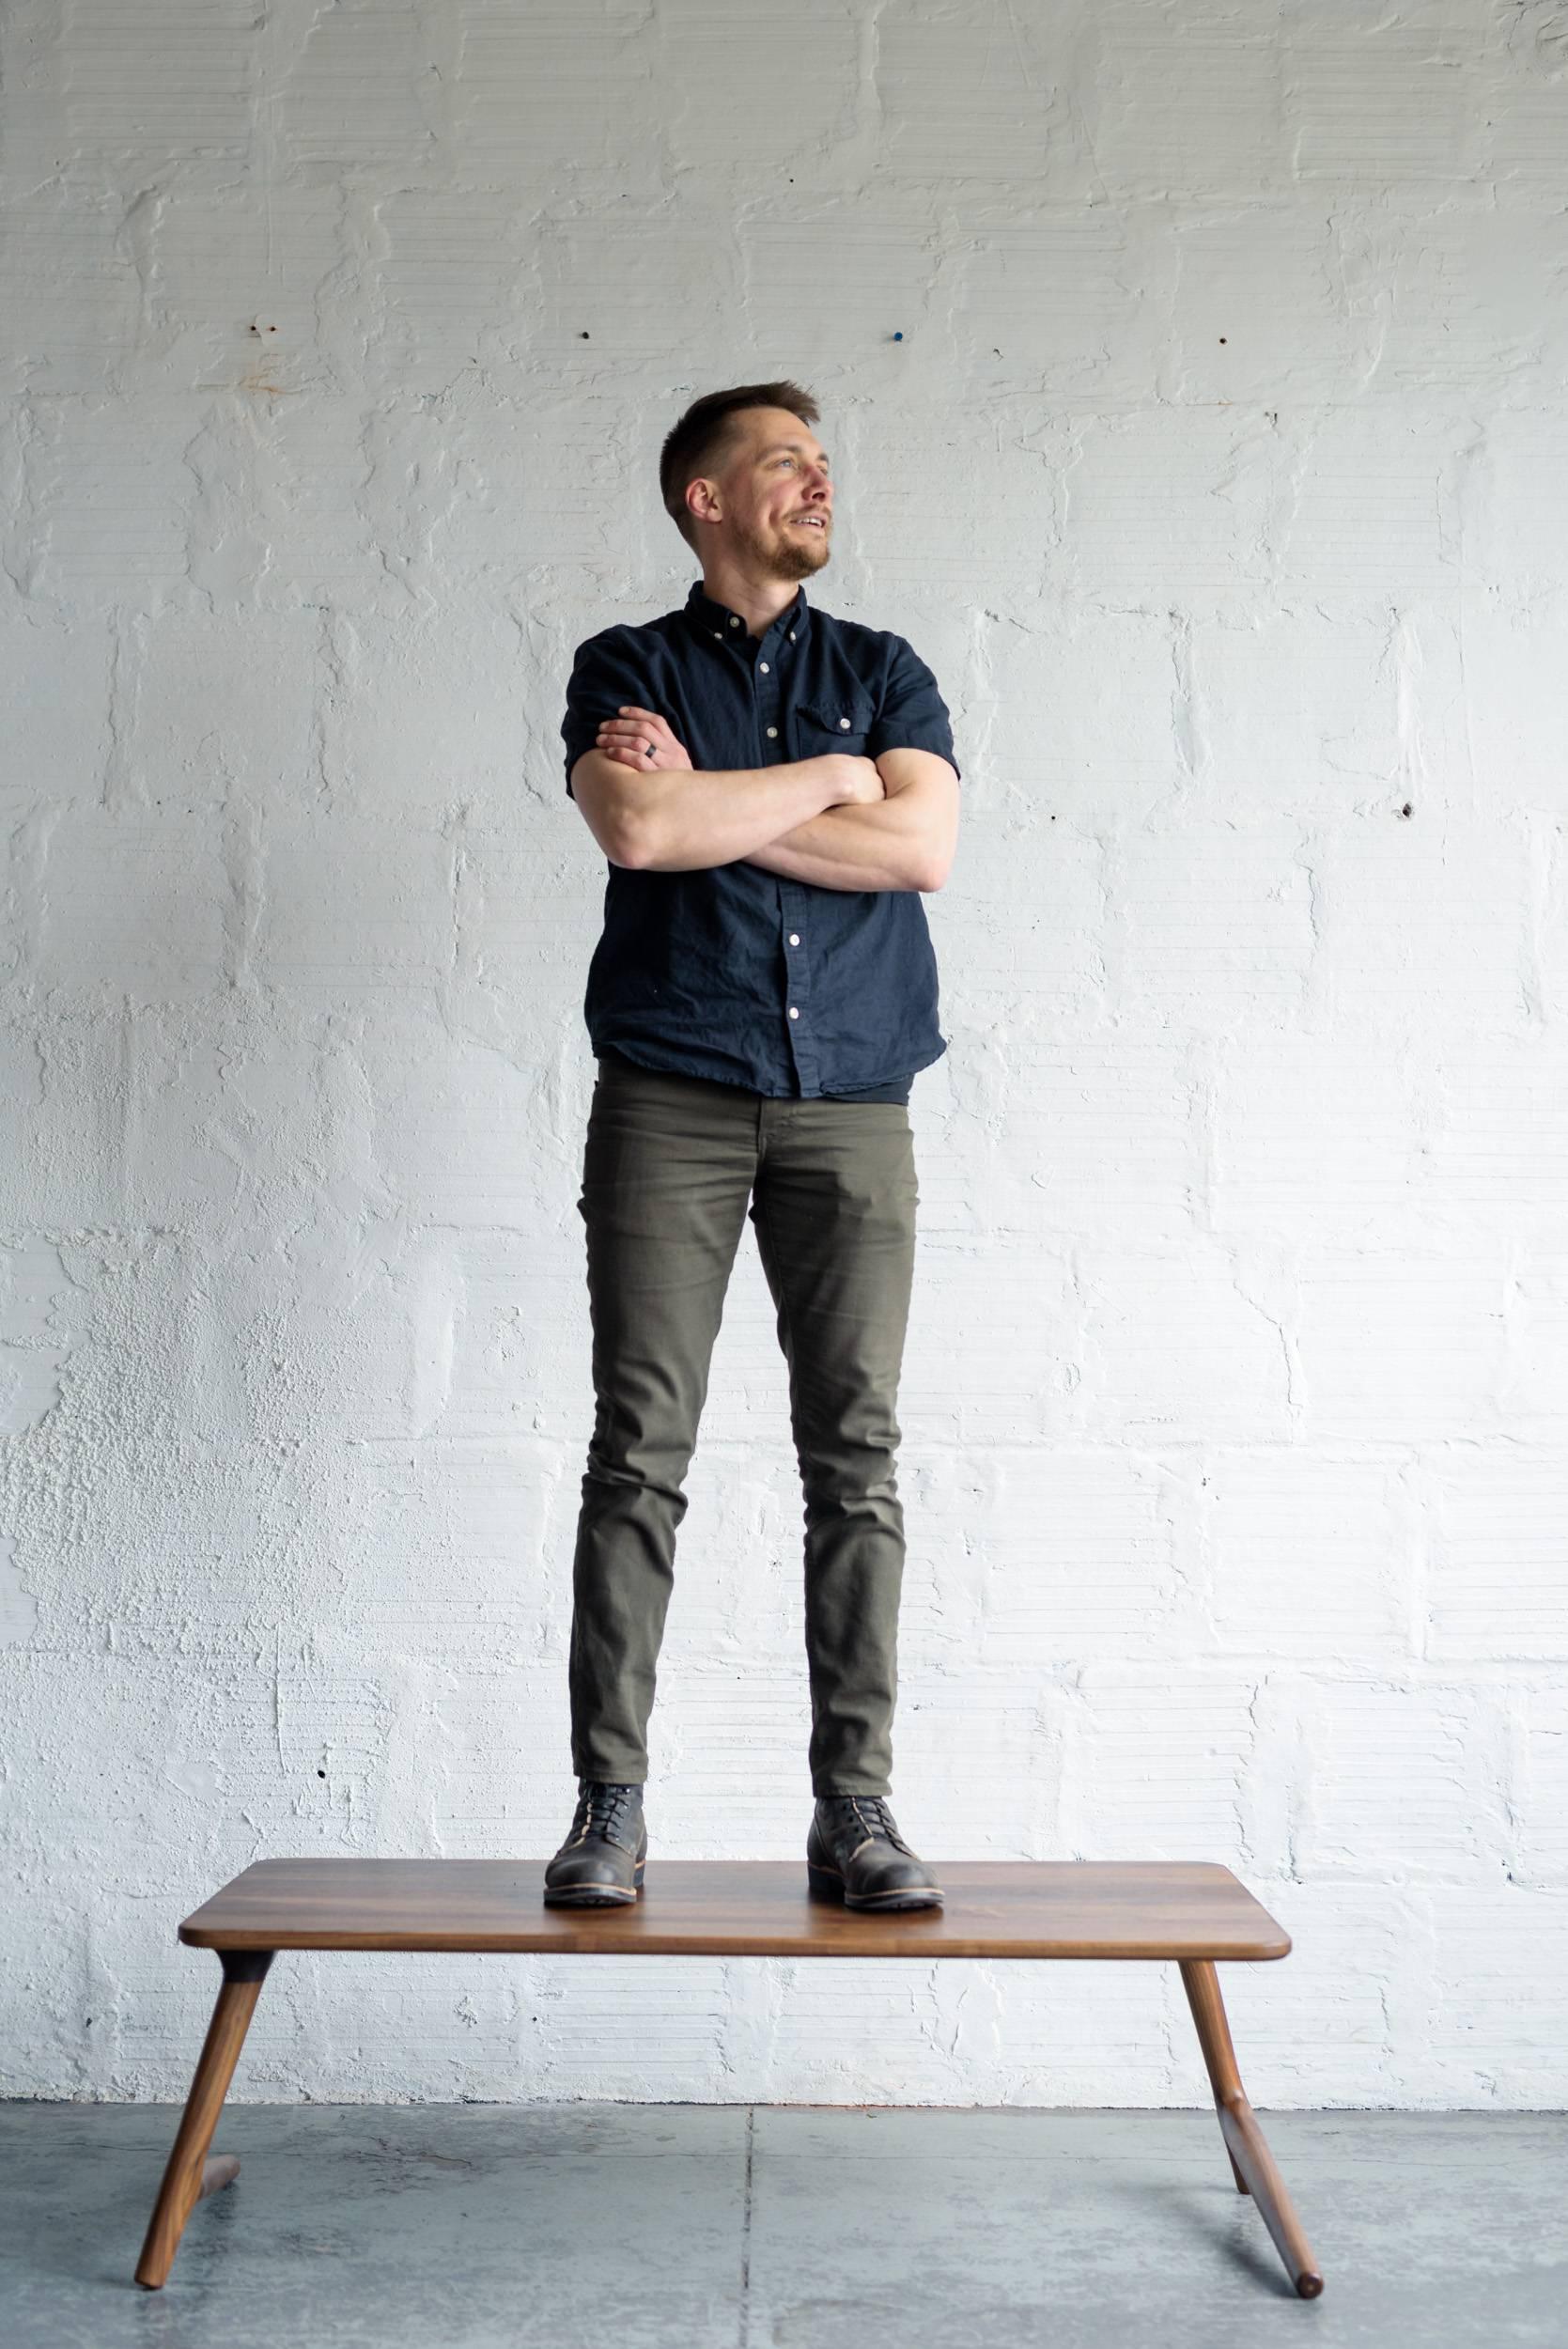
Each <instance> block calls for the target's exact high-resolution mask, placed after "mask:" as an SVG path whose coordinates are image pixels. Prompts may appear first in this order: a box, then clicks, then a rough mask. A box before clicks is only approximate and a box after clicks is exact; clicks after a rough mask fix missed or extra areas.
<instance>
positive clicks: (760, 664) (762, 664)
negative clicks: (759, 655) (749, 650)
mask: <svg viewBox="0 0 1568 2349" xmlns="http://www.w3.org/2000/svg"><path fill="white" fill-rule="evenodd" d="M757 667H758V668H759V669H760V670H761V671H762V674H763V676H764V677H766V676H767V675H768V663H767V661H758V662H757Z"/></svg>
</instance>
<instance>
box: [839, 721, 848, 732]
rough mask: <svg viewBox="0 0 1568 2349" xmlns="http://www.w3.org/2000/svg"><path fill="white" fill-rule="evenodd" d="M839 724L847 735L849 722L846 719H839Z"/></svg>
mask: <svg viewBox="0 0 1568 2349" xmlns="http://www.w3.org/2000/svg"><path fill="white" fill-rule="evenodd" d="M839 724H840V725H841V726H842V727H843V728H844V730H845V732H846V734H847V733H848V731H849V721H848V719H847V718H841V719H840V720H839Z"/></svg>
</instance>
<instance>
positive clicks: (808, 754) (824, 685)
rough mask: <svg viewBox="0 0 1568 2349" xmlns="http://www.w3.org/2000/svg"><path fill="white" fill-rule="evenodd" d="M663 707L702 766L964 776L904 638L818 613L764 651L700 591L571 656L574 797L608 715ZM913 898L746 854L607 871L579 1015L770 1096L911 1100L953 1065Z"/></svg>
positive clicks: (596, 1042) (593, 1027) (780, 621)
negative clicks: (669, 868)
mask: <svg viewBox="0 0 1568 2349" xmlns="http://www.w3.org/2000/svg"><path fill="white" fill-rule="evenodd" d="M629 704H635V705H636V706H638V707H639V708H644V709H652V710H656V711H657V712H658V713H659V715H660V717H662V718H664V719H666V720H667V721H668V723H669V725H670V727H671V729H672V731H673V732H674V733H675V737H676V739H677V740H679V741H680V742H681V743H683V744H684V745H685V748H686V752H687V754H688V756H689V757H690V758H691V764H692V766H693V767H695V768H700V769H704V770H719V771H723V770H734V769H740V768H754V767H769V766H777V765H784V764H786V763H789V762H792V761H794V760H797V759H802V758H813V757H815V756H817V755H818V754H821V753H823V752H826V751H831V750H839V751H850V752H856V753H858V754H861V755H862V756H863V757H868V758H875V757H876V756H877V754H879V753H880V752H882V751H885V750H894V749H897V748H900V747H904V746H908V747H909V748H911V749H915V750H927V751H934V752H936V754H938V755H939V757H941V758H945V759H947V760H948V761H949V763H950V764H951V765H952V767H953V769H954V771H955V773H958V774H961V770H959V768H958V763H957V760H956V758H955V756H954V750H953V733H952V725H951V721H950V718H949V714H948V709H947V705H946V704H945V702H944V701H943V700H942V697H941V694H940V693H939V691H938V688H937V680H936V678H935V677H933V675H932V673H931V671H930V670H929V669H928V668H927V667H926V665H925V663H924V661H922V660H921V658H920V656H919V655H918V654H917V653H916V652H915V651H914V650H913V649H912V647H911V646H909V645H908V643H907V642H906V641H905V639H904V638H903V637H901V636H897V635H894V634H893V632H892V631H891V630H885V629H871V628H863V627H862V626H861V625H860V624H859V623H858V622H856V621H852V620H839V619H835V618H833V616H832V615H831V614H829V613H826V612H821V611H818V610H816V609H815V608H814V607H813V606H811V605H809V604H808V603H807V600H806V591H805V589H804V587H803V586H802V587H801V588H800V589H799V591H798V592H797V595H796V598H795V600H794V602H793V603H791V604H788V605H786V606H785V608H784V611H783V612H781V613H780V614H779V615H778V617H777V618H776V619H775V620H774V621H773V622H772V624H771V626H770V627H769V628H768V630H766V631H765V633H764V634H763V635H762V636H761V637H760V638H759V637H754V636H753V635H752V634H751V633H750V631H749V630H748V629H747V626H746V623H745V620H744V619H743V617H742V616H741V615H740V614H738V613H735V612H731V611H730V610H728V609H727V608H726V607H725V606H724V605H723V604H722V603H719V602H716V601H715V600H714V599H713V598H712V597H711V596H709V595H708V593H707V592H706V588H705V587H704V586H703V583H702V582H701V581H700V580H697V581H694V582H693V583H692V586H691V593H690V595H689V596H688V598H687V600H686V602H685V604H684V605H683V606H682V607H681V608H680V609H679V610H677V611H675V612H667V613H664V614H661V615H660V617H659V618H658V619H654V620H649V621H646V622H644V623H643V624H641V625H630V624H624V625H618V626H615V627H613V628H607V629H604V630H600V632H599V633H598V635H597V636H590V637H589V638H587V639H586V641H585V642H584V643H582V644H581V645H579V646H578V647H577V651H576V656H575V659H574V661H573V665H572V674H571V678H570V682H569V684H568V685H567V714H566V717H565V718H564V720H563V721H562V725H561V736H562V739H563V741H564V743H565V745H566V770H567V791H568V792H570V790H571V787H572V786H571V771H572V768H573V767H574V766H575V764H576V762H577V760H578V759H579V758H581V757H582V754H583V752H584V751H591V750H593V749H594V748H595V747H596V745H597V740H598V728H599V725H600V723H602V721H603V720H605V719H607V718H613V717H615V716H616V715H617V714H618V712H619V711H620V709H621V708H622V707H623V705H629ZM938 1000H939V997H938V978H937V964H936V956H935V952H934V950H933V947H932V943H931V936H930V932H929V930H928V928H927V926H926V920H925V908H924V904H923V902H922V900H921V896H920V893H919V891H918V890H908V889H879V890H870V889H868V890H846V889H824V888H819V887H818V886H816V884H815V883H814V882H809V881H797V880H790V879H785V878H784V876H783V875H782V874H778V873H770V872H768V871H767V870H766V869H765V868H764V867H763V866H761V865H759V864H753V863H749V862H748V861H747V860H746V859H744V858H740V859H737V861H735V862H734V863H728V864H716V865H705V866H700V867H696V868H693V869H691V870H689V871H685V872H673V873H659V872H649V871H645V870H644V871H634V870H632V869H630V868H629V867H627V866H624V865H617V864H611V865H610V868H609V878H608V880H607V882H606V886H605V894H604V929H603V933H602V935H601V937H600V939H599V941H598V946H597V947H596V948H595V950H594V955H593V958H592V961H591V962H590V964H589V968H588V980H587V988H586V993H585V996H584V1001H583V1015H584V1019H585V1020H586V1023H587V1028H588V1034H589V1037H590V1040H591V1042H592V1045H593V1048H594V1050H595V1051H596V1052H604V1051H607V1050H609V1051H618V1052H621V1053H623V1054H624V1055H625V1056H626V1057H627V1058H628V1059H630V1060H634V1061H637V1062H639V1063H640V1064H641V1065H642V1066H644V1067H648V1068H663V1069H668V1070H671V1071H673V1072H675V1073H678V1074H683V1075H687V1076H693V1077H706V1078H708V1079H710V1080H717V1081H719V1082H721V1083H728V1084H738V1085H745V1086H749V1087H750V1088H751V1089H752V1090H753V1091H754V1092H757V1093H762V1094H767V1095H768V1096H770V1097H784V1096H790V1095H794V1096H805V1097H831V1098H835V1099H836V1098H846V1097H853V1098H855V1099H858V1100H905V1101H907V1100H908V1094H909V1085H910V1083H911V1081H912V1080H913V1078H914V1076H915V1075H916V1074H917V1073H918V1072H919V1071H920V1070H921V1069H922V1068H924V1067H927V1066H929V1065H930V1064H931V1062H933V1061H935V1060H939V1058H940V1057H941V1055H942V1053H943V1052H945V1051H946V1050H947V1044H946V1040H945V1038H944V1037H943V1036H942V1034H941V1033H940V1031H939V1027H938Z"/></svg>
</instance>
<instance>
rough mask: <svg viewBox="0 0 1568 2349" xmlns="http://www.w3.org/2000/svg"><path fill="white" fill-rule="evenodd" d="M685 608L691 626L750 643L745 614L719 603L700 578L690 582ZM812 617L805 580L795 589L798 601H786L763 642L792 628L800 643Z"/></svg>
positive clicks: (765, 633) (764, 636) (796, 640)
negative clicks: (733, 622)
mask: <svg viewBox="0 0 1568 2349" xmlns="http://www.w3.org/2000/svg"><path fill="white" fill-rule="evenodd" d="M686 611H687V615H688V617H689V618H690V620H691V624H692V626H693V627H694V628H698V629H705V630H706V631H707V633H708V634H709V635H710V636H722V637H725V638H727V639H730V640H732V641H733V642H734V643H736V644H738V643H739V642H740V641H741V639H742V637H744V638H745V641H746V642H747V643H748V644H750V643H751V641H752V639H751V637H750V635H749V634H748V632H747V629H746V620H745V615H744V614H742V613H739V612H732V611H731V610H730V608H729V605H728V604H727V603H719V602H717V601H716V600H715V599H714V598H713V597H712V596H710V595H709V594H708V592H707V590H706V587H705V586H704V585H703V583H702V581H701V580H700V579H694V580H693V581H692V582H691V593H690V594H689V595H688V597H687V599H686ZM809 619H810V611H809V608H808V606H807V603H806V590H805V587H804V584H803V583H802V584H801V585H800V587H799V588H797V590H796V594H795V601H794V602H793V603H786V604H785V606H784V610H783V611H782V612H781V613H780V614H779V616H778V618H777V619H776V620H774V621H773V623H772V625H771V626H770V627H769V628H768V629H767V630H765V632H764V634H763V637H762V640H761V641H762V643H763V644H765V645H766V644H767V642H768V638H769V637H770V636H772V635H774V634H775V633H776V632H778V631H780V630H783V631H785V632H787V631H788V630H794V633H795V642H796V643H797V644H800V643H801V642H802V640H803V639H804V637H805V633H806V628H807V624H808V622H809ZM732 620H734V621H736V622H737V623H738V625H737V626H736V627H734V628H732V627H731V626H730V623H731V621H732Z"/></svg>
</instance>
